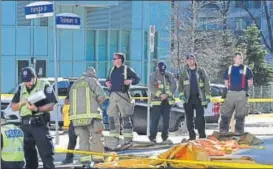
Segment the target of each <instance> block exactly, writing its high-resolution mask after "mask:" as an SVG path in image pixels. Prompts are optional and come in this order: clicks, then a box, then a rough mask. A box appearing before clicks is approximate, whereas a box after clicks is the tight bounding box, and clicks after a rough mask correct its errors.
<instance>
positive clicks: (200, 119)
mask: <svg viewBox="0 0 273 169" xmlns="http://www.w3.org/2000/svg"><path fill="white" fill-rule="evenodd" d="M184 107H185V112H186V123H187V129H188V131H189V137H190V140H195V139H196V134H195V131H194V126H195V128H196V129H197V130H198V133H199V138H206V133H205V127H206V126H205V123H206V122H205V117H204V107H203V106H202V103H201V99H200V98H199V97H198V96H191V97H190V98H189V101H188V103H185V104H184ZM194 110H195V111H196V119H195V125H194Z"/></svg>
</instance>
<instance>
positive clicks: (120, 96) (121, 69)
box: [105, 53, 140, 150]
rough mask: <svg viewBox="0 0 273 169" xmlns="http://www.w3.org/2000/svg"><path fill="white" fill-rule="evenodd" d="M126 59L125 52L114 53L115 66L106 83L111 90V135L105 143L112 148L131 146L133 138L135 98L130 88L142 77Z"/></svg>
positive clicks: (109, 110)
mask: <svg viewBox="0 0 273 169" xmlns="http://www.w3.org/2000/svg"><path fill="white" fill-rule="evenodd" d="M125 60H126V58H125V55H124V54H123V53H115V54H114V58H113V67H112V68H111V70H110V71H109V76H108V78H107V80H106V83H105V84H106V86H107V87H108V88H109V90H110V99H109V106H108V109H107V114H108V116H109V118H108V120H109V128H110V137H108V139H107V138H106V139H105V144H106V146H107V147H108V148H109V149H111V150H118V149H126V148H129V147H130V146H131V145H132V140H133V126H132V122H131V115H132V114H133V112H134V99H132V98H131V96H130V94H129V91H128V90H129V88H130V85H136V84H138V83H139V81H140V78H139V77H138V76H137V74H136V73H135V72H134V70H133V69H132V68H130V67H129V66H127V65H125V64H124V62H125ZM120 115H121V119H122V122H123V137H124V142H123V143H122V142H121V139H120V121H119V119H120Z"/></svg>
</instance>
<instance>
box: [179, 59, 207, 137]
mask: <svg viewBox="0 0 273 169" xmlns="http://www.w3.org/2000/svg"><path fill="white" fill-rule="evenodd" d="M186 62H187V65H186V66H185V68H184V70H183V72H182V73H181V75H180V77H179V84H178V90H179V96H180V99H181V101H182V103H184V108H185V113H186V123H187V129H188V132H189V140H195V139H196V134H195V131H194V123H193V118H194V110H195V112H196V120H195V128H196V129H197V130H198V133H199V138H206V132H205V117H204V107H206V106H207V104H208V102H209V101H210V97H211V94H210V81H209V77H208V75H207V73H206V71H205V69H204V68H202V67H199V66H198V65H197V63H196V56H195V55H194V54H190V55H188V56H187V60H186Z"/></svg>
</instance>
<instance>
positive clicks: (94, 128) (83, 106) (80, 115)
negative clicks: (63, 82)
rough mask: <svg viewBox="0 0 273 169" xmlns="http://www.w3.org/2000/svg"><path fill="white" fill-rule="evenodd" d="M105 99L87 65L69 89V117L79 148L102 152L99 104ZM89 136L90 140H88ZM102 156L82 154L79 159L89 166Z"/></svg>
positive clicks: (92, 71) (99, 160) (102, 128)
mask: <svg viewBox="0 0 273 169" xmlns="http://www.w3.org/2000/svg"><path fill="white" fill-rule="evenodd" d="M104 100H105V93H104V91H103V89H102V87H101V85H100V83H99V81H98V79H97V78H96V76H95V69H94V68H92V67H89V68H88V69H87V71H86V72H85V73H84V76H83V77H81V78H80V79H78V80H77V81H76V82H74V84H73V85H72V87H71V89H70V91H69V102H70V110H69V118H70V120H71V121H72V122H73V125H74V127H75V133H76V135H77V136H79V139H80V140H79V145H80V150H82V151H92V152H98V153H103V152H104V144H103V134H102V131H103V130H104V126H103V122H102V112H101V109H100V104H101V103H102V102H103V101H104ZM90 136H91V137H92V140H90ZM103 160H104V159H103V157H102V156H97V155H92V156H90V155H82V156H81V158H80V161H81V162H82V163H83V164H84V165H85V166H89V165H90V164H91V162H102V161H103Z"/></svg>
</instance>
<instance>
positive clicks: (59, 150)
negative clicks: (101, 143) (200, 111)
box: [55, 148, 273, 168]
mask: <svg viewBox="0 0 273 169" xmlns="http://www.w3.org/2000/svg"><path fill="white" fill-rule="evenodd" d="M55 152H56V153H73V154H85V155H96V156H113V154H110V153H98V152H90V151H79V150H68V149H63V148H55ZM115 157H121V158H129V159H132V158H134V159H145V160H156V161H162V162H172V163H184V164H191V165H196V164H199V165H206V166H217V167H225V168H273V165H264V164H247V163H227V162H216V161H213V162H212V161H191V160H172V159H152V158H147V157H140V156H132V155H131V156H129V155H115Z"/></svg>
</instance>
